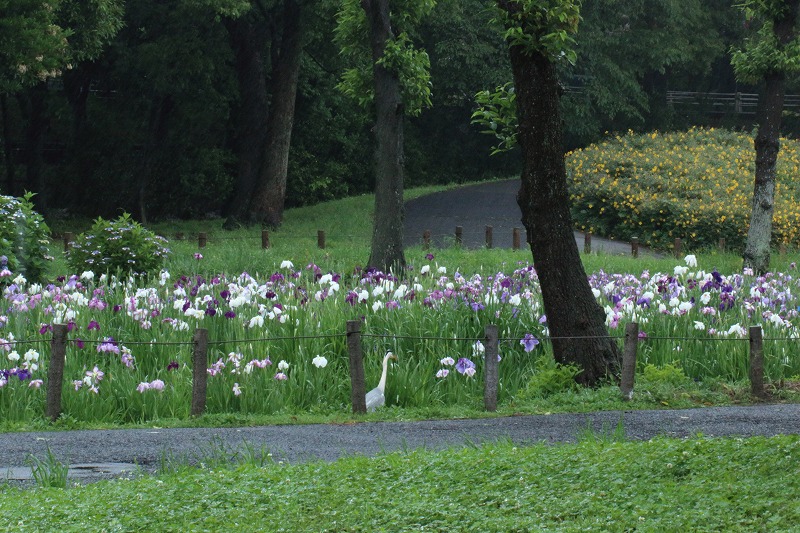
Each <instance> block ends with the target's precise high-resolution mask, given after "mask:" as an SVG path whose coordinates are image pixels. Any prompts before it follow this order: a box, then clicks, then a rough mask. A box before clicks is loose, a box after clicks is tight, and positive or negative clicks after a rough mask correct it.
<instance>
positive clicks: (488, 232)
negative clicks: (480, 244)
mask: <svg viewBox="0 0 800 533" xmlns="http://www.w3.org/2000/svg"><path fill="white" fill-rule="evenodd" d="M493 233H494V228H493V227H492V226H486V247H487V248H491V247H492V245H493V244H494V242H493V241H494V235H493Z"/></svg>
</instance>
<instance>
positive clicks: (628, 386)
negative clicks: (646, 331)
mask: <svg viewBox="0 0 800 533" xmlns="http://www.w3.org/2000/svg"><path fill="white" fill-rule="evenodd" d="M638 344H639V324H637V323H636V322H628V324H627V325H626V326H625V346H624V348H623V350H622V375H621V376H620V383H619V390H620V392H621V393H622V399H623V400H625V401H628V400H630V399H631V398H633V380H634V376H635V374H636V349H637V346H638Z"/></svg>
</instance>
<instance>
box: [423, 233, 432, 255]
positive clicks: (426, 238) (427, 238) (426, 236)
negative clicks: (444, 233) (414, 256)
mask: <svg viewBox="0 0 800 533" xmlns="http://www.w3.org/2000/svg"><path fill="white" fill-rule="evenodd" d="M430 248H431V230H429V229H426V230H425V231H423V232H422V249H423V250H430Z"/></svg>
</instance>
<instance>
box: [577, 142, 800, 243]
mask: <svg viewBox="0 0 800 533" xmlns="http://www.w3.org/2000/svg"><path fill="white" fill-rule="evenodd" d="M754 172H755V151H754V148H753V138H752V137H751V136H750V135H747V134H744V133H737V132H732V131H729V130H724V129H714V128H710V129H703V128H693V129H691V130H689V131H686V132H675V133H658V132H654V133H648V134H634V133H633V132H628V134H626V135H617V136H615V137H612V138H609V139H608V140H606V141H604V142H601V143H598V144H594V145H591V146H589V147H587V148H584V149H580V150H576V151H573V152H570V153H568V154H567V176H568V181H569V187H570V198H571V202H572V216H573V218H574V220H575V223H576V225H577V228H578V229H580V230H583V231H590V232H592V233H594V234H596V235H601V236H606V237H614V238H616V239H621V240H629V239H630V238H631V237H638V238H639V242H641V243H643V244H645V245H647V246H651V247H653V248H657V249H667V248H669V247H670V246H671V245H672V243H673V242H674V240H675V238H676V237H680V238H681V239H682V240H684V242H686V243H687V245H689V246H691V247H692V248H704V247H705V248H709V247H713V246H716V245H717V243H718V242H719V239H720V238H724V239H725V241H726V244H727V246H728V247H729V248H732V249H735V250H740V249H743V248H744V243H745V240H746V237H747V228H748V221H749V219H750V211H751V202H752V196H753V180H754ZM798 177H800V143H798V142H797V141H793V140H787V139H781V150H780V153H779V156H778V172H777V182H776V187H775V215H774V219H773V229H772V231H773V233H772V239H773V244H778V243H784V244H787V245H792V246H795V247H800V180H798Z"/></svg>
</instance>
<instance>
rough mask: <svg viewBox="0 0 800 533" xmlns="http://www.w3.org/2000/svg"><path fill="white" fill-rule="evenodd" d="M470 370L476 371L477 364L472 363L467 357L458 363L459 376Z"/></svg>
mask: <svg viewBox="0 0 800 533" xmlns="http://www.w3.org/2000/svg"><path fill="white" fill-rule="evenodd" d="M468 368H472V369H474V368H475V363H473V362H472V361H470V360H469V359H467V358H466V357H462V358H460V359H459V360H458V362H457V363H456V370H457V371H458V373H459V374H463V373H464V372H466V371H467V369H468Z"/></svg>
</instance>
